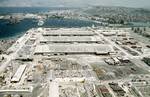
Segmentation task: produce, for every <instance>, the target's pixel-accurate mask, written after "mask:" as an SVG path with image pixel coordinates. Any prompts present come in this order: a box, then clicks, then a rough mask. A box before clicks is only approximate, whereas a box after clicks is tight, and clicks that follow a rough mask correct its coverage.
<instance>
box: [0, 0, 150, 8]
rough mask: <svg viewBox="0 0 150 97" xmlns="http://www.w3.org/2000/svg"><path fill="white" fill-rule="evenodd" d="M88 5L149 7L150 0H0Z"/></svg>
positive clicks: (1, 0) (2, 2) (3, 0)
mask: <svg viewBox="0 0 150 97" xmlns="http://www.w3.org/2000/svg"><path fill="white" fill-rule="evenodd" d="M89 5H104V6H125V7H141V8H150V0H0V6H2V7H5V6H7V7H10V6H11V7H82V6H83V7H85V6H89Z"/></svg>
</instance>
